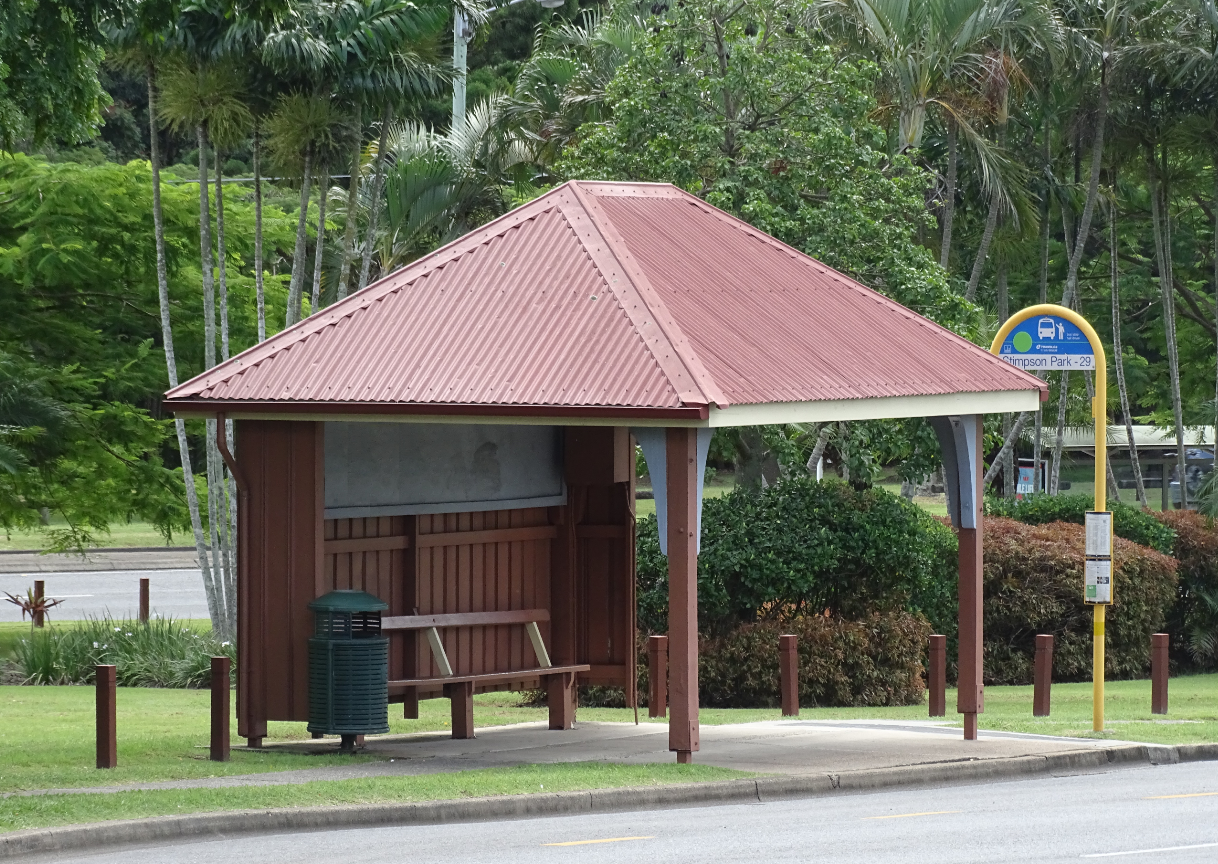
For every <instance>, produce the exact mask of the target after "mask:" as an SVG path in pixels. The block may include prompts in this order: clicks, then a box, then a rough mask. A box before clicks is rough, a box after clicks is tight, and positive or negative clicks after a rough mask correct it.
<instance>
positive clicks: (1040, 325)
mask: <svg viewBox="0 0 1218 864" xmlns="http://www.w3.org/2000/svg"><path fill="white" fill-rule="evenodd" d="M1053 330H1054V327H1053V319H1052V318H1041V319H1040V320H1039V321H1037V322H1036V335H1037V337H1039V338H1041V339H1052V338H1053Z"/></svg>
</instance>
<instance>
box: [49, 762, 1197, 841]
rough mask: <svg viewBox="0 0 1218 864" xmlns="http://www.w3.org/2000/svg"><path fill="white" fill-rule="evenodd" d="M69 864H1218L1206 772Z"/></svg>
mask: <svg viewBox="0 0 1218 864" xmlns="http://www.w3.org/2000/svg"><path fill="white" fill-rule="evenodd" d="M27 860H37V861H57V862H64V864H68V862H72V864H187V862H190V864H195V862H198V864H213V862H224V864H289V862H290V864H330V862H335V861H341V862H345V864H390V862H392V864H398V862H402V861H410V862H413V861H422V862H428V864H465V862H494V864H538V862H541V864H546V862H570V861H578V862H580V864H620V862H623V861H636V860H638V861H648V862H660V864H666V862H698V864H703V862H716V864H717V862H755V861H764V862H768V864H774V862H779V864H781V862H799V864H809V862H842V864H853V862H857V864H909V862H935V864H978V862H987V864H988V862H1012V864H1014V862H1038V864H1039V862H1067V861H1069V862H1080V861H1082V862H1088V861H1096V862H1099V861H1130V862H1139V861H1145V862H1171V864H1201V862H1214V861H1218V768H1216V766H1215V763H1212V762H1209V763H1207V762H1197V763H1191V764H1185V765H1168V766H1159V767H1147V768H1125V769H1118V770H1108V771H1105V772H1103V773H1089V774H1081V775H1076V776H1065V777H1042V778H1037V779H1033V780H1025V781H1021V782H1002V783H989V784H986V785H973V786H952V787H940V788H931V789H908V790H898V791H886V792H871V793H865V794H855V795H839V796H835V797H827V798H825V797H822V798H804V799H796V800H787V801H775V802H769V803H753V804H730V805H716V806H703V807H688V808H682V809H665V808H650V809H640V810H636V811H631V812H609V813H589V814H585V815H577V816H558V817H546V818H534V819H525V820H514V821H481V822H464V823H461V824H439V825H412V826H403V827H363V828H356V829H347V830H329V831H312V832H303V833H273V834H264V835H262V836H258V837H256V838H255V837H248V836H247V837H228V838H224V837H216V838H209V839H206V840H190V841H179V842H176V843H166V842H164V841H160V842H154V843H152V844H148V845H145V846H143V847H141V848H130V847H128V848H124V849H109V850H101V851H97V852H92V853H88V852H68V851H66V850H65V851H59V852H55V853H53V854H48V855H43V856H40V857H38V858H34V859H27Z"/></svg>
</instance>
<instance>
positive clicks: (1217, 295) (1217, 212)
mask: <svg viewBox="0 0 1218 864" xmlns="http://www.w3.org/2000/svg"><path fill="white" fill-rule="evenodd" d="M1214 126H1215V127H1218V123H1215V124H1214ZM1213 212H1214V332H1215V333H1216V334H1218V150H1215V151H1214V202H1213ZM1215 348H1216V349H1218V345H1215ZM1212 443H1213V445H1214V453H1215V454H1218V366H1215V369H1214V438H1213V439H1212Z"/></svg>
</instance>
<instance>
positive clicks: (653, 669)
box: [647, 636, 668, 717]
mask: <svg viewBox="0 0 1218 864" xmlns="http://www.w3.org/2000/svg"><path fill="white" fill-rule="evenodd" d="M667 713H668V637H667V636H648V637H647V716H648V717H663V716H664V715H665V714H667Z"/></svg>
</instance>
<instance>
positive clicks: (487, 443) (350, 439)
mask: <svg viewBox="0 0 1218 864" xmlns="http://www.w3.org/2000/svg"><path fill="white" fill-rule="evenodd" d="M325 427H326V430H325V451H326V514H325V515H326V518H327V519H348V518H356V517H361V516H394V515H401V514H409V513H455V512H461V511H466V510H502V509H510V508H512V507H547V506H551V505H554V504H562V503H565V501H566V490H565V489H564V487H563V474H562V437H561V434H560V433H561V431H562V430H561V429H560V428H559V427H557V426H475V425H464V424H457V425H445V424H431V423H342V422H329V423H326V424H325Z"/></svg>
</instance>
